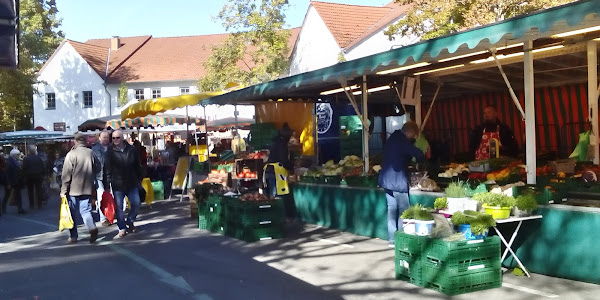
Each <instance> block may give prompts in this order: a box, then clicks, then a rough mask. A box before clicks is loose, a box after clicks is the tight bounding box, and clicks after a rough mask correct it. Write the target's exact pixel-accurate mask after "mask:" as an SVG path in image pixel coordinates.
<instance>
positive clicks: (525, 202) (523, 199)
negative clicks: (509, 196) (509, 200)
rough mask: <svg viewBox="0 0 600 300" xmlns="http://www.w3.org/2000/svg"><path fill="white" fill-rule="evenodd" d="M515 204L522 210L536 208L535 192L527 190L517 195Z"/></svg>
mask: <svg viewBox="0 0 600 300" xmlns="http://www.w3.org/2000/svg"><path fill="white" fill-rule="evenodd" d="M515 206H516V207H517V208H518V209H520V210H523V211H534V210H536V209H537V207H538V204H537V201H536V200H535V194H534V193H533V192H528V193H525V194H523V195H519V196H517V199H516V201H515Z"/></svg>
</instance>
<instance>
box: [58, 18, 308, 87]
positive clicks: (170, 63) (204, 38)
mask: <svg viewBox="0 0 600 300" xmlns="http://www.w3.org/2000/svg"><path fill="white" fill-rule="evenodd" d="M299 33H300V28H294V29H291V35H290V38H289V43H288V47H289V49H290V53H289V54H291V51H292V49H293V48H294V44H295V43H296V40H297V38H298V34H299ZM227 36H228V34H212V35H199V36H183V37H163V38H153V37H152V36H138V37H121V38H119V40H120V48H119V49H117V50H111V51H110V59H109V66H108V74H109V75H108V80H107V81H108V82H112V83H117V82H121V81H126V82H149V81H172V80H197V79H200V77H202V76H203V75H205V71H204V67H203V66H202V64H203V62H204V61H206V60H207V59H208V57H209V56H210V54H211V49H212V46H215V45H218V44H220V43H221V42H222V41H223V40H224V39H225V38H226V37H227ZM67 42H69V43H70V44H71V45H73V47H74V48H75V50H76V51H77V52H78V53H79V54H80V55H81V56H82V57H83V58H84V59H85V60H86V61H87V62H88V63H89V64H90V66H91V67H92V68H93V69H94V70H95V71H96V73H98V75H100V77H102V78H103V79H106V78H105V74H106V60H107V57H108V49H109V48H110V43H111V39H110V38H109V39H93V40H88V41H87V42H85V43H80V42H75V41H70V40H68V41H67Z"/></svg>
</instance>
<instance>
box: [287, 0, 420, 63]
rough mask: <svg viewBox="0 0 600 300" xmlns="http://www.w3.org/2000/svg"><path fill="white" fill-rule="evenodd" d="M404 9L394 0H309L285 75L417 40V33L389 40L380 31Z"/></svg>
mask: <svg viewBox="0 0 600 300" xmlns="http://www.w3.org/2000/svg"><path fill="white" fill-rule="evenodd" d="M407 9H408V6H400V5H398V4H396V3H394V1H391V2H390V3H389V4H387V5H385V6H382V7H375V6H360V5H347V4H337V3H327V2H317V1H311V3H310V5H309V7H308V10H307V12H306V16H305V17H304V22H303V24H302V27H301V30H300V34H299V36H298V40H297V41H296V45H295V47H294V50H293V52H292V56H291V58H290V70H289V75H296V74H299V73H304V72H309V71H313V70H317V69H320V68H324V67H328V66H331V65H334V64H336V63H338V62H340V59H344V60H353V59H357V58H360V57H365V56H368V55H372V54H375V53H380V52H384V51H388V50H390V49H391V48H392V47H394V48H395V47H401V46H406V45H409V44H413V43H415V42H417V41H418V40H419V39H418V38H417V37H400V38H398V37H396V39H395V40H392V41H390V40H389V38H388V37H387V36H386V35H384V34H383V32H384V30H385V29H386V28H387V27H388V26H389V25H390V24H393V23H395V22H397V21H398V20H400V19H401V18H403V17H404V16H405V12H406V11H407Z"/></svg>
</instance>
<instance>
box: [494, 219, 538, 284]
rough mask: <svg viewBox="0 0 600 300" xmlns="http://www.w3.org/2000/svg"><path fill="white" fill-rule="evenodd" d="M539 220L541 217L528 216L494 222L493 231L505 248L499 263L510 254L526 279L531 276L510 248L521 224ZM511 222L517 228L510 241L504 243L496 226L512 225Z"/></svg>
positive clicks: (502, 236)
mask: <svg viewBox="0 0 600 300" xmlns="http://www.w3.org/2000/svg"><path fill="white" fill-rule="evenodd" d="M541 218H542V216H541V215H534V216H529V217H518V218H517V217H510V218H508V219H501V220H496V226H494V230H495V231H496V233H497V234H498V236H499V237H500V240H502V243H503V244H504V246H506V249H505V250H504V253H502V258H501V259H500V261H504V259H505V258H506V255H507V254H508V253H509V252H510V254H511V255H512V257H513V258H514V259H515V260H516V261H517V263H518V264H519V266H520V267H521V269H522V270H523V272H525V275H527V277H531V276H530V275H529V272H527V269H526V268H525V266H523V263H522V262H521V260H519V257H518V256H517V255H516V254H515V252H514V251H513V249H512V248H511V246H512V244H513V242H514V241H515V238H516V237H517V234H518V233H519V229H521V224H523V221H527V220H535V219H541ZM513 222H516V223H517V228H516V229H515V231H514V232H513V234H512V236H511V238H510V241H509V242H506V239H505V238H504V235H503V234H502V232H501V231H500V230H498V225H497V224H506V223H513Z"/></svg>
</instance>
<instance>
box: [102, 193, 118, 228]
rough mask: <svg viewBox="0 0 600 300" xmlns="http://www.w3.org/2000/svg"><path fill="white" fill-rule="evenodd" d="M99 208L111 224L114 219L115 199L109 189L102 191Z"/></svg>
mask: <svg viewBox="0 0 600 300" xmlns="http://www.w3.org/2000/svg"><path fill="white" fill-rule="evenodd" d="M100 209H101V210H102V213H103V214H104V216H105V217H106V219H107V220H108V222H110V223H111V224H112V223H113V221H114V220H115V199H114V198H113V196H112V194H111V193H110V192H109V191H104V193H102V200H101V201H100Z"/></svg>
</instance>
